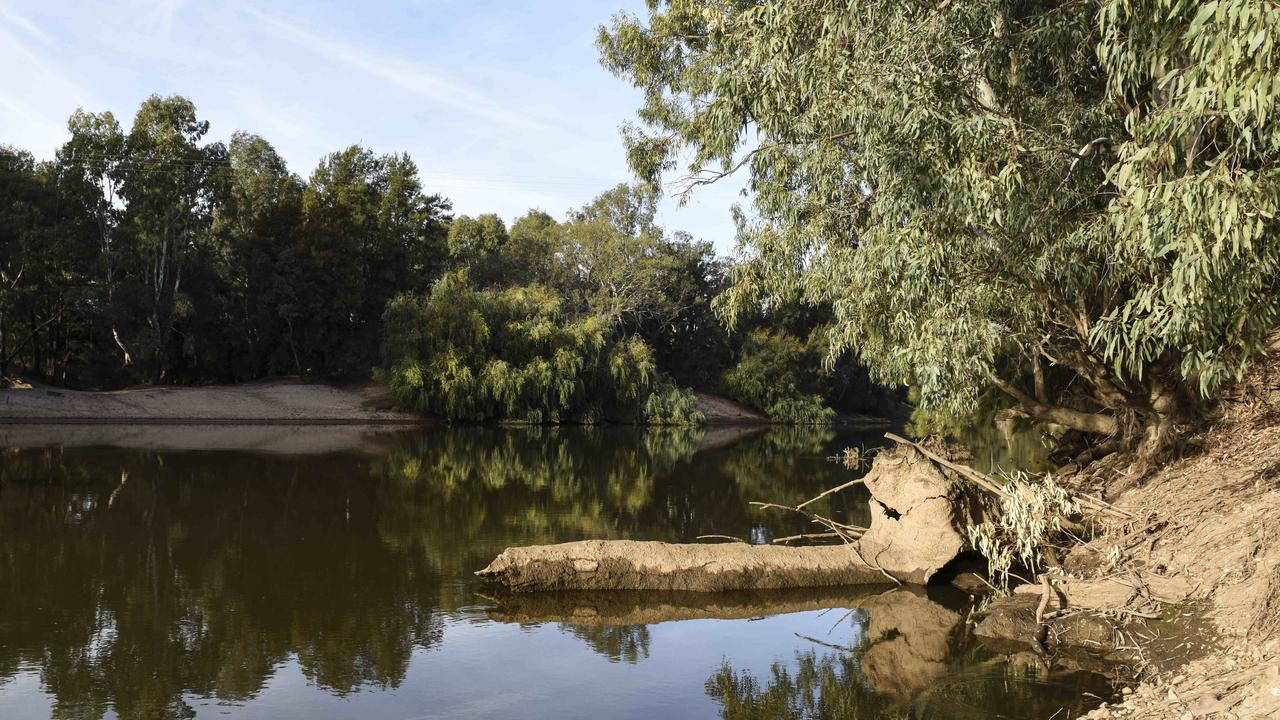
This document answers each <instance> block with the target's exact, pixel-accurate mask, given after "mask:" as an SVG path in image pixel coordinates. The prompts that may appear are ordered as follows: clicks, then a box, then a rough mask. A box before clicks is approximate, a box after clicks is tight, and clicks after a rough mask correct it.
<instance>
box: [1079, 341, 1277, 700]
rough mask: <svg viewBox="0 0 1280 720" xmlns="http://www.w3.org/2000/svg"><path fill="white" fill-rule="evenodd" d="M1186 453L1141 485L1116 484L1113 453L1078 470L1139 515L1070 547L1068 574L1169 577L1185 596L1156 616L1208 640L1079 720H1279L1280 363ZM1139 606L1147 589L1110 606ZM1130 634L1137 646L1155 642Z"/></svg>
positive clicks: (1260, 373)
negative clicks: (1204, 632)
mask: <svg viewBox="0 0 1280 720" xmlns="http://www.w3.org/2000/svg"><path fill="white" fill-rule="evenodd" d="M1189 448H1190V450H1189V451H1188V452H1187V453H1186V456H1185V457H1184V458H1182V459H1180V460H1177V461H1175V462H1173V463H1171V464H1169V465H1168V466H1166V467H1165V468H1163V469H1162V470H1160V471H1159V472H1157V473H1155V474H1154V475H1152V476H1151V477H1148V478H1145V479H1142V480H1135V479H1134V478H1131V477H1127V476H1126V475H1125V474H1124V473H1123V471H1122V470H1120V469H1119V468H1120V467H1121V465H1120V463H1119V462H1118V461H1119V460H1120V458H1117V459H1116V461H1113V462H1110V463H1109V462H1106V461H1104V462H1102V463H1099V464H1097V465H1096V466H1095V467H1092V468H1086V469H1085V470H1084V471H1083V472H1082V474H1084V473H1087V474H1088V476H1089V477H1090V478H1092V479H1093V480H1092V481H1093V483H1094V484H1095V486H1097V487H1098V488H1099V489H1102V490H1108V489H1110V490H1112V491H1113V492H1114V491H1115V490H1118V489H1121V488H1123V489H1124V491H1123V492H1122V493H1119V494H1118V496H1117V498H1116V501H1115V502H1116V504H1117V505H1118V506H1119V507H1122V508H1125V509H1127V510H1129V511H1130V512H1133V513H1134V514H1135V515H1137V516H1138V518H1139V519H1138V520H1135V521H1133V522H1130V523H1126V524H1124V525H1116V526H1114V527H1111V528H1109V530H1108V532H1107V533H1105V534H1103V535H1101V536H1100V537H1097V538H1095V539H1094V540H1092V541H1091V542H1089V543H1088V544H1085V545H1081V546H1079V547H1077V548H1076V549H1075V550H1073V551H1072V552H1071V553H1070V555H1069V556H1068V558H1067V566H1068V568H1069V569H1070V570H1072V571H1073V572H1074V573H1078V574H1080V575H1084V576H1087V577H1099V578H1100V577H1113V578H1114V577H1121V578H1123V577H1126V576H1129V573H1140V574H1145V575H1148V576H1151V577H1159V578H1162V579H1163V578H1169V579H1172V580H1174V581H1178V580H1180V581H1182V582H1183V583H1184V584H1185V585H1186V586H1187V587H1191V588H1194V590H1193V591H1192V592H1191V593H1190V595H1189V597H1188V598H1187V599H1186V600H1185V601H1183V602H1182V603H1180V604H1178V605H1175V606H1170V605H1167V604H1163V605H1160V604H1157V605H1159V606H1160V608H1161V614H1163V615H1166V616H1169V615H1181V616H1183V617H1185V618H1186V620H1187V621H1189V622H1193V623H1194V622H1203V623H1204V624H1205V626H1206V627H1207V628H1208V629H1209V633H1208V634H1209V635H1210V636H1213V637H1212V638H1211V639H1209V640H1207V641H1205V642H1193V641H1184V642H1179V643H1175V647H1174V648H1173V650H1174V651H1175V653H1174V654H1175V657H1177V656H1178V655H1181V658H1182V659H1184V660H1185V661H1186V662H1185V664H1182V665H1181V666H1179V663H1178V662H1174V663H1172V664H1165V666H1163V667H1148V668H1147V669H1146V671H1145V672H1144V673H1143V681H1142V682H1141V683H1140V684H1139V685H1138V686H1137V687H1136V688H1135V689H1134V690H1133V691H1132V692H1130V693H1127V694H1126V696H1125V697H1124V698H1123V699H1122V700H1121V701H1120V702H1118V703H1116V704H1114V705H1112V706H1110V707H1108V706H1103V707H1101V708H1099V709H1097V710H1095V711H1093V712H1092V713H1090V714H1089V715H1088V716H1087V717H1089V718H1127V719H1129V720H1157V719H1158V720H1167V719H1169V718H1223V719H1234V720H1246V719H1248V718H1280V362H1277V361H1276V360H1274V359H1273V360H1272V361H1271V362H1269V363H1267V364H1266V365H1265V366H1264V367H1260V368H1258V369H1257V370H1256V371H1255V372H1253V373H1252V374H1251V375H1250V379H1249V380H1247V381H1246V382H1244V383H1242V384H1241V385H1240V386H1239V387H1238V388H1236V390H1235V391H1234V393H1233V396H1232V397H1231V398H1230V399H1228V400H1226V401H1225V402H1224V403H1223V405H1222V408H1221V409H1220V411H1219V413H1218V416H1217V417H1216V418H1215V419H1214V422H1213V423H1212V424H1211V426H1209V427H1208V428H1207V429H1205V430H1204V431H1203V432H1201V433H1199V434H1198V435H1196V436H1195V437H1193V438H1192V439H1191V442H1190V443H1189ZM1144 595H1147V597H1144ZM1144 602H1145V603H1148V604H1150V603H1151V597H1150V595H1149V593H1148V592H1144V590H1143V589H1142V588H1141V587H1139V588H1135V589H1134V592H1133V593H1132V594H1131V596H1130V597H1129V599H1128V603H1127V604H1118V605H1117V607H1115V608H1113V611H1114V612H1116V613H1118V614H1123V613H1125V612H1126V607H1127V608H1133V607H1135V606H1136V605H1137V604H1139V603H1144ZM1130 617H1132V616H1130ZM1135 639H1137V640H1138V642H1136V643H1134V644H1135V645H1136V646H1137V647H1139V648H1141V647H1142V646H1143V645H1144V644H1145V643H1148V642H1155V643H1159V642H1160V640H1161V639H1160V638H1150V639H1144V638H1141V637H1140V636H1139V637H1136V638H1135Z"/></svg>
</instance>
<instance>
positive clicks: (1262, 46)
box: [600, 0, 1280, 445]
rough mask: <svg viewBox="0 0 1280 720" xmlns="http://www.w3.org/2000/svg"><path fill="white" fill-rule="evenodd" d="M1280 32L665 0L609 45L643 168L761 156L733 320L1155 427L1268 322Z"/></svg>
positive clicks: (662, 169)
mask: <svg viewBox="0 0 1280 720" xmlns="http://www.w3.org/2000/svg"><path fill="white" fill-rule="evenodd" d="M867 18H874V19H875V21H874V22H871V23H869V22H868V21H867ZM1278 39H1280V8H1277V7H1276V6H1274V5H1271V4H1266V3H1256V2H1250V1H1248V0H1219V1H1218V2H1209V3H1191V2H1183V1H1182V0H1141V1H1139V2H1132V1H1129V0H1107V1H1106V2H1102V3H1099V4H1097V5H1093V6H1089V7H1087V8H1083V7H1077V6H1073V5H1071V4H1069V3H1065V2H1058V1H1052V2H1030V3H1029V2H1023V1H1021V0H982V1H980V2H966V3H950V4H942V5H937V4H935V3H920V2H898V1H896V0H860V1H859V2H855V3H853V4H850V3H848V2H836V1H835V0H818V1H815V2H782V1H781V0H769V1H766V2H760V3H749V4H733V3H722V2H718V1H714V0H671V1H670V2H664V3H652V4H651V5H650V12H649V17H648V18H647V20H644V21H642V20H640V19H636V18H631V17H626V16H621V17H619V18H618V19H617V20H616V21H615V23H614V25H613V27H612V29H610V30H604V29H602V30H601V34H600V47H601V51H602V55H603V62H604V64H605V65H606V66H607V67H608V68H609V69H611V70H612V71H614V72H615V73H617V74H618V75H620V76H622V77H624V78H626V79H628V80H629V81H631V82H632V83H633V84H634V85H636V86H637V87H639V88H640V89H642V90H643V91H644V93H645V104H644V107H643V108H642V109H641V111H640V113H639V116H640V120H641V121H642V123H643V127H631V128H628V129H627V131H626V138H627V141H628V146H629V158H630V161H631V164H632V166H633V167H634V168H635V170H636V171H637V173H638V174H639V175H640V176H641V177H642V178H644V179H646V180H648V181H650V182H652V183H654V184H656V183H657V182H658V181H659V180H660V178H661V176H662V175H663V174H665V173H669V172H671V171H673V170H674V169H675V168H676V167H677V163H678V161H679V159H681V158H688V159H689V165H688V168H687V170H688V174H687V175H686V177H685V180H684V182H685V185H686V187H687V188H689V189H693V188H695V187H696V186H697V185H699V184H702V183H707V182H714V181H715V180H717V179H719V178H720V177H723V176H724V175H725V174H728V173H730V172H733V171H735V170H737V169H738V168H746V171H747V172H749V173H750V186H751V188H752V189H753V190H754V191H755V202H754V214H753V215H751V216H747V215H745V214H744V215H743V216H742V219H741V222H740V239H741V243H742V248H743V251H744V253H745V259H746V262H745V263H743V264H742V265H740V266H738V267H737V268H735V272H734V281H735V285H734V288H733V290H732V291H731V293H730V296H729V297H728V298H727V301H726V302H725V303H724V305H723V307H724V308H725V310H726V312H727V314H728V315H729V317H730V319H734V318H735V317H738V316H740V315H742V314H743V313H744V312H752V311H753V309H754V308H756V307H758V306H759V304H760V303H761V302H765V303H777V302H782V301H787V300H789V299H792V298H795V297H801V298H804V299H806V300H807V301H809V302H813V303H817V304H821V303H830V304H831V305H832V306H833V307H834V310H835V319H836V325H835V328H834V332H833V333H832V336H831V352H832V356H833V357H835V356H836V355H838V354H839V353H841V352H843V351H844V350H846V349H851V350H853V351H854V352H856V353H857V355H858V356H859V357H860V358H861V359H862V361H863V362H864V363H865V364H866V365H867V367H868V368H869V369H870V370H871V372H872V374H873V376H874V377H875V378H876V379H877V380H879V381H882V382H885V383H896V384H903V385H910V386H912V387H916V388H918V389H919V391H920V396H919V397H920V402H921V405H922V406H923V407H925V408H927V409H941V410H944V411H946V412H948V413H951V414H954V415H960V414H964V413H967V412H971V411H972V410H973V409H974V408H975V406H976V404H977V403H978V401H979V398H980V397H981V396H982V395H983V394H984V393H985V392H986V391H987V390H988V389H989V388H992V387H993V386H994V387H999V388H1000V389H1001V390H1003V391H1005V392H1006V393H1007V394H1008V395H1009V397H1010V398H1011V399H1012V400H1014V401H1016V402H1017V403H1018V404H1019V405H1021V406H1022V408H1023V409H1024V410H1025V411H1026V412H1028V413H1029V414H1032V415H1035V416H1037V417H1040V418H1042V419H1045V420H1050V421H1052V422H1055V423H1058V424H1064V425H1070V426H1072V427H1076V428H1078V429H1081V430H1085V431H1089V432H1126V431H1130V430H1136V429H1140V428H1142V427H1146V428H1147V429H1148V438H1149V439H1151V440H1153V442H1154V443H1155V444H1156V445H1158V444H1159V440H1160V437H1162V436H1163V434H1164V433H1165V431H1166V430H1167V429H1168V428H1167V424H1168V423H1170V422H1173V421H1176V419H1177V418H1178V417H1180V416H1181V415H1182V414H1184V413H1185V412H1187V411H1188V407H1189V405H1190V404H1191V403H1193V401H1194V397H1195V396H1206V395H1211V394H1212V393H1213V392H1214V391H1215V390H1216V389H1217V388H1219V387H1220V386H1221V384H1222V383H1223V382H1224V381H1227V380H1229V379H1232V378H1237V377H1239V376H1240V374H1241V372H1242V371H1243V369H1244V368H1245V367H1246V366H1247V365H1248V363H1249V362H1250V361H1251V360H1252V359H1253V358H1255V357H1257V355H1258V354H1259V353H1260V352H1261V351H1262V348H1263V345H1264V342H1265V339H1266V337H1267V335H1268V333H1269V332H1271V331H1272V330H1273V329H1274V328H1275V327H1276V325H1277V319H1278V318H1280V286H1278V285H1277V283H1278V282H1280V280H1278V279H1277V278H1280V272H1277V270H1278V269H1280V240H1277V233H1276V220H1275V217H1276V211H1277V210H1278V209H1280V182H1277V180H1280V169H1278V167H1280V166H1278V165H1277V160H1278V159H1280V124H1278V123H1277V117H1276V114H1275V113H1274V108H1275V107H1276V104H1277V101H1278V100H1280V82H1278V81H1277V80H1276V78H1277V77H1280V65H1278V64H1277V60H1276V53H1275V45H1276V43H1277V41H1278ZM1130 420H1135V421H1136V422H1134V423H1130V422H1129V421H1130Z"/></svg>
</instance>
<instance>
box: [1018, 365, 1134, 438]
mask: <svg viewBox="0 0 1280 720" xmlns="http://www.w3.org/2000/svg"><path fill="white" fill-rule="evenodd" d="M995 384H996V387H998V388H1000V389H1001V390H1003V391H1004V392H1006V393H1007V394H1009V395H1010V396H1011V397H1013V399H1015V400H1017V401H1018V404H1019V405H1021V409H1022V411H1023V412H1025V413H1026V414H1028V415H1030V416H1031V417H1034V418H1036V419H1038V420H1044V421H1045V422H1051V423H1056V424H1058V425H1062V426H1064V427H1067V428H1071V429H1072V430H1079V431H1080V432H1085V433H1091V434H1096V435H1115V434H1116V433H1118V432H1119V431H1120V424H1119V423H1118V422H1117V421H1116V418H1115V416H1114V415H1109V414H1106V413H1093V412H1086V411H1084V410H1073V409H1071V408H1066V407H1062V406H1059V405H1052V404H1049V403H1044V402H1040V401H1039V400H1037V399H1036V398H1034V397H1032V396H1030V395H1028V394H1027V393H1025V392H1023V391H1022V390H1021V389H1020V388H1018V387H1017V386H1015V385H1013V384H1012V383H1010V382H1007V381H1005V380H1002V379H1000V378H995Z"/></svg>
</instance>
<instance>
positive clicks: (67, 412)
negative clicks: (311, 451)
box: [0, 379, 424, 425]
mask: <svg viewBox="0 0 1280 720" xmlns="http://www.w3.org/2000/svg"><path fill="white" fill-rule="evenodd" d="M423 422H424V418H423V417H422V416H420V415H417V414H414V413H407V412H401V411H399V410H397V409H395V407H394V403H393V402H392V399H391V397H390V395H389V393H388V392H387V390H386V388H385V386H382V385H378V384H374V383H366V384H362V385H351V386H341V387H339V386H334V385H326V384H321V383H310V382H303V381H300V380H288V379H286V380H264V381H260V382H251V383H244V384H241V385H217V386H208V387H139V388H130V389H128V390H118V391H114V392H82V391H78V390H63V389H56V388H51V387H45V386H40V385H36V386H34V387H30V388H22V389H6V390H0V423H23V424H36V423H40V424H46V425H48V424H64V423H66V424H93V423H103V424H116V423H124V424H131V425H137V424H147V423H151V424H161V425H175V424H199V425H217V424H225V425H235V424H256V425H272V424H279V425H397V424H398V425H417V424H422V423H423Z"/></svg>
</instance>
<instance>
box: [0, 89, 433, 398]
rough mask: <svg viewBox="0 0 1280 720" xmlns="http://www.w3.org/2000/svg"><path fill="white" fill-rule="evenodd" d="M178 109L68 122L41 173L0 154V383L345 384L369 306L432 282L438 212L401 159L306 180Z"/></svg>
mask: <svg viewBox="0 0 1280 720" xmlns="http://www.w3.org/2000/svg"><path fill="white" fill-rule="evenodd" d="M208 129H209V125H208V123H207V122H205V121H202V120H200V119H199V118H198V116H197V114H196V109H195V107H194V105H192V104H191V102H190V101H188V100H186V99H184V98H181V97H169V98H161V97H152V98H150V99H148V100H147V101H145V102H144V103H143V104H142V106H141V108H139V110H138V113H137V115H136V117H135V118H134V122H133V126H132V128H130V129H129V130H128V131H125V130H124V129H122V128H121V127H120V125H119V123H117V121H116V120H115V118H114V117H113V116H112V115H111V113H103V114H100V115H94V114H89V113H85V112H82V111H77V112H76V113H75V114H74V115H73V116H72V117H71V120H70V122H69V130H70V134H71V137H70V139H69V140H68V141H67V143H66V144H65V145H63V146H62V148H60V149H59V150H58V152H57V155H56V157H55V159H54V160H52V161H49V162H42V163H36V162H35V161H34V159H33V158H32V157H31V156H30V155H29V154H27V153H25V152H21V151H17V150H12V149H8V148H0V375H7V374H9V373H10V372H13V371H28V372H32V373H33V374H34V375H36V376H38V377H41V378H44V379H46V380H50V381H54V382H59V383H63V384H71V385H76V386H88V387H100V386H118V385H121V384H126V383H129V382H137V381H139V380H148V381H152V382H160V381H170V382H172V381H178V382H184V381H185V382H191V381H195V380H216V381H235V380H245V379H251V378H256V377H261V376H263V375H268V374H274V373H315V374H322V375H328V376H347V375H359V374H363V373H367V372H368V370H369V368H370V367H372V366H373V365H374V364H375V363H376V362H377V361H378V345H379V338H380V328H381V322H380V319H381V316H382V310H383V307H384V305H385V304H386V301H387V299H388V298H389V297H391V296H392V295H394V294H395V293H397V292H403V291H407V290H414V289H421V288H423V287H425V286H426V285H427V284H428V283H429V282H430V280H431V279H433V278H434V277H435V276H436V275H438V274H439V272H440V271H441V270H442V269H443V260H444V251H445V231H446V222H447V220H448V214H447V212H448V209H449V205H448V203H447V202H446V201H445V200H444V199H442V198H441V197H439V196H437V195H429V194H426V193H424V192H423V189H422V186H421V183H420V182H419V180H418V177H417V168H416V167H415V166H414V164H413V162H412V161H411V160H410V159H409V158H408V157H406V156H403V155H391V156H377V155H374V154H373V153H371V152H369V151H368V150H365V149H363V148H359V147H351V148H348V149H347V150H344V151H342V152H338V153H334V154H332V155H330V156H328V157H326V158H325V159H324V160H323V161H322V162H321V163H320V165H319V166H318V167H317V168H316V170H315V171H314V173H313V174H312V176H311V178H310V180H309V181H307V182H304V181H302V180H301V179H299V178H298V177H297V176H295V175H293V174H291V173H290V172H289V170H288V168H287V167H286V166H285V163H284V161H283V160H282V159H281V158H280V156H279V155H278V154H277V153H276V152H275V150H274V149H273V148H272V147H271V145H270V144H268V143H267V142H266V141H265V140H264V139H262V138H260V137H257V136H254V135H249V134H245V133H237V134H236V135H235V136H233V138H232V140H231V143H230V144H229V145H225V146H224V145H223V144H222V143H206V142H204V137H205V135H206V133H207V132H208Z"/></svg>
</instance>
